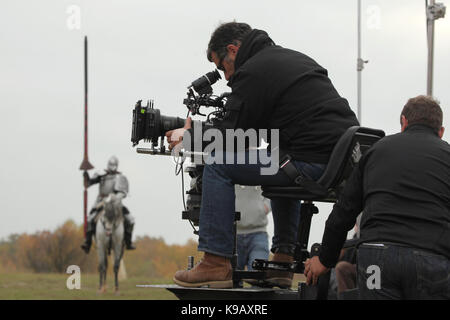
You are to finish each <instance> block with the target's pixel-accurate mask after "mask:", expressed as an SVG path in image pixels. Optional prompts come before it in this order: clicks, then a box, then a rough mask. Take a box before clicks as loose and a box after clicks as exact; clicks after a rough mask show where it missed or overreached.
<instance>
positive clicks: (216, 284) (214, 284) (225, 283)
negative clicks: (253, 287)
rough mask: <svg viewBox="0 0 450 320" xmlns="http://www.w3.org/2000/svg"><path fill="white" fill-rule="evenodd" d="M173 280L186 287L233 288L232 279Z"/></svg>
mask: <svg viewBox="0 0 450 320" xmlns="http://www.w3.org/2000/svg"><path fill="white" fill-rule="evenodd" d="M173 282H175V283H176V284H178V285H179V286H182V287H188V288H200V287H205V286H206V287H208V288H214V289H230V288H233V280H221V281H204V282H184V281H180V280H178V279H176V278H173Z"/></svg>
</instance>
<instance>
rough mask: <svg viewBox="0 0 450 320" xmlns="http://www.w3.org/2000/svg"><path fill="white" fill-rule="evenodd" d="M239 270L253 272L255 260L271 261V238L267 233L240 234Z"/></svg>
mask: <svg viewBox="0 0 450 320" xmlns="http://www.w3.org/2000/svg"><path fill="white" fill-rule="evenodd" d="M237 254H238V259H237V266H236V268H237V269H238V270H244V269H245V266H247V270H253V268H252V263H253V261H254V260H255V259H265V260H267V259H269V236H268V234H267V232H253V233H246V234H238V236H237Z"/></svg>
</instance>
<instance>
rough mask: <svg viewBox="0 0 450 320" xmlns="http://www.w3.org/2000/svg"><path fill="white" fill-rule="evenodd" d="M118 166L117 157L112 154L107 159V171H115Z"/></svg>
mask: <svg viewBox="0 0 450 320" xmlns="http://www.w3.org/2000/svg"><path fill="white" fill-rule="evenodd" d="M118 167H119V159H117V157H116V156H112V157H111V158H109V160H108V165H107V170H108V171H109V172H116V171H117V169H118Z"/></svg>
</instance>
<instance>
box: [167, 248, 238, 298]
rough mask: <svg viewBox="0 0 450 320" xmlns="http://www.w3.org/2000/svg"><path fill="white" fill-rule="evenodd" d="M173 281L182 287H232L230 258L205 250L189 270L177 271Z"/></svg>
mask: <svg viewBox="0 0 450 320" xmlns="http://www.w3.org/2000/svg"><path fill="white" fill-rule="evenodd" d="M173 281H174V282H175V283H176V284H178V285H180V286H182V287H193V288H198V287H202V286H208V287H209V288H220V289H225V288H232V287H233V280H232V269H231V263H230V259H228V258H225V257H221V256H216V255H214V254H211V253H207V252H206V253H205V255H204V256H203V259H201V260H200V262H199V263H197V264H196V265H195V267H194V268H192V269H191V270H180V271H177V272H176V273H175V276H174V277H173Z"/></svg>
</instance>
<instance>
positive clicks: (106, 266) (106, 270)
mask: <svg viewBox="0 0 450 320" xmlns="http://www.w3.org/2000/svg"><path fill="white" fill-rule="evenodd" d="M104 252H105V271H104V272H103V292H106V275H107V273H108V254H107V253H106V250H105V251H104Z"/></svg>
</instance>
